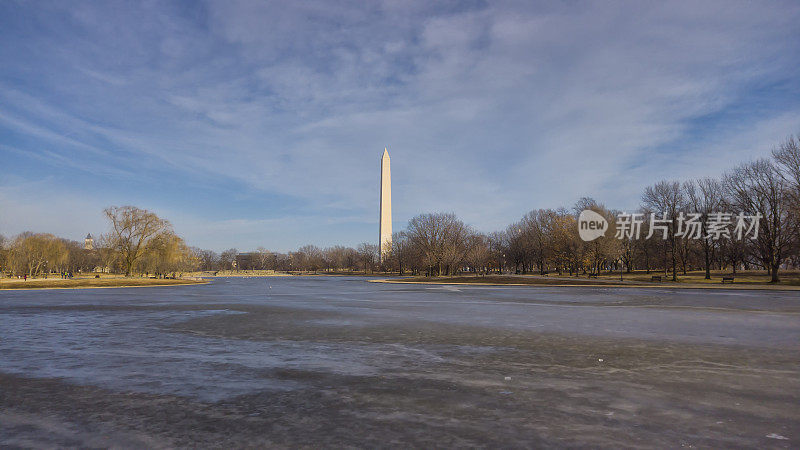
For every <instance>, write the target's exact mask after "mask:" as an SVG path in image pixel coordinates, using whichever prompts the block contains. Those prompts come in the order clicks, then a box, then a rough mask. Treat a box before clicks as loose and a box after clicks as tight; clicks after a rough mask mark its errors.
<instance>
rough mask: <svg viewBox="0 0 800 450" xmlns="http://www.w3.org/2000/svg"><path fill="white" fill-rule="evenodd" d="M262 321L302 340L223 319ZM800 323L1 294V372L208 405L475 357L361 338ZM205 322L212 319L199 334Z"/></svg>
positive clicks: (750, 340) (771, 336)
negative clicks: (316, 374)
mask: <svg viewBox="0 0 800 450" xmlns="http://www.w3.org/2000/svg"><path fill="white" fill-rule="evenodd" d="M262 308H265V309H263V310H262ZM276 308H277V309H276ZM292 310H296V311H297V315H296V316H297V317H296V318H295V317H292V316H293V315H292V314H290V312H291V311H292ZM275 311H280V315H281V317H283V318H285V321H290V322H293V323H294V325H295V327H296V328H297V329H298V330H302V331H301V332H298V334H297V336H291V335H286V334H285V333H283V334H282V335H281V336H279V337H277V338H274V339H271V338H270V336H269V331H270V330H269V328H270V327H271V326H273V325H274V324H272V323H271V322H269V321H267V322H264V327H265V328H266V329H265V330H261V331H262V333H261V334H258V333H256V334H255V335H254V336H255V337H257V338H256V339H252V340H251V339H248V336H241V335H239V333H238V330H236V328H237V323H238V322H237V320H230V319H229V318H228V317H224V316H232V315H247V314H255V313H262V314H264V313H266V314H267V315H268V316H269V315H272V316H274V315H276V314H275V313H274V312H275ZM799 312H800V308H799V307H798V295H797V294H796V293H793V292H759V291H713V290H698V291H687V290H669V289H661V290H654V289H631V288H626V289H604V288H546V287H544V288H543V287H531V288H528V287H489V286H475V287H469V286H468V287H465V286H426V285H398V284H379V283H368V282H366V280H365V279H363V278H339V277H302V278H301V277H291V278H287V277H276V278H221V279H215V280H213V281H212V283H210V284H207V285H201V286H185V287H154V288H130V289H90V290H46V291H38V290H31V291H14V292H2V293H0V330H2V338H1V339H0V368H2V371H3V372H7V373H14V374H19V375H24V376H33V377H60V378H64V379H66V380H69V381H72V382H75V383H79V384H92V385H98V386H103V387H107V388H112V389H119V390H133V391H143V392H155V393H170V394H177V395H187V396H193V397H197V398H201V399H204V400H218V399H221V398H225V397H227V396H232V395H238V394H242V393H246V392H250V391H253V390H264V389H278V390H280V389H291V388H293V387H295V386H296V384H297V382H296V381H287V380H277V379H273V378H272V377H271V376H270V371H272V370H275V369H299V370H316V371H328V372H332V373H346V374H351V375H352V374H356V375H367V374H379V373H393V372H396V371H398V370H402V369H403V368H407V367H410V366H421V365H426V364H431V363H434V362H437V361H441V360H442V359H443V358H447V357H448V355H452V354H453V353H458V354H459V356H460V357H461V358H463V357H464V355H465V354H467V353H469V352H481V351H488V350H487V348H482V347H481V346H476V345H474V343H472V342H463V343H459V342H457V341H454V342H447V343H446V344H425V343H419V344H416V345H414V344H410V343H407V342H402V341H401V340H399V342H385V341H384V342H381V341H379V342H369V341H364V340H361V339H359V338H358V337H357V334H358V332H359V331H358V330H359V329H360V328H361V327H377V328H378V329H380V328H381V327H387V329H388V328H389V327H398V326H404V325H408V324H414V323H425V324H429V325H430V326H432V327H435V326H436V324H442V325H443V326H444V325H448V324H450V325H452V324H455V325H469V326H476V327H482V328H486V329H495V330H498V332H500V331H501V330H505V329H513V330H530V331H535V332H543V333H558V334H571V335H575V334H577V335H589V336H600V337H617V338H644V339H652V340H664V341H678V342H693V343H714V344H735V345H743V346H755V347H784V346H785V347H790V346H792V345H796V344H797V343H798V342H800V315H798V313H799ZM199 318H205V319H206V320H205V321H203V322H202V326H199V327H198V328H197V329H196V330H194V329H192V328H191V327H180V326H179V327H177V328H176V327H175V326H176V325H180V324H182V323H192V321H193V320H195V321H196V320H197V319H199ZM208 318H211V319H212V320H210V321H209V320H208ZM217 319H218V320H220V321H221V322H220V323H219V324H217V326H216V327H212V326H211V325H212V324H214V320H217ZM282 321H283V320H282ZM248 326H250V325H248ZM220 327H222V329H219V328H220ZM209 328H211V329H212V330H209ZM331 328H334V329H338V333H336V339H328V338H327V337H326V333H323V332H322V331H324V330H325V331H329V330H330V329H331ZM315 329H319V330H320V333H319V336H318V337H319V339H315V338H316V337H317V333H315V332H314V330H315ZM348 330H352V333H353V339H352V340H348V339H347V335H348ZM259 336H261V338H258V337H259Z"/></svg>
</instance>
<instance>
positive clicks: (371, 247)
mask: <svg viewBox="0 0 800 450" xmlns="http://www.w3.org/2000/svg"><path fill="white" fill-rule="evenodd" d="M358 256H359V257H360V258H361V262H362V264H363V265H364V274H365V275H366V273H367V269H369V270H370V272H374V271H375V261H376V259H377V258H378V245H377V244H370V243H368V242H364V243H362V244H359V246H358Z"/></svg>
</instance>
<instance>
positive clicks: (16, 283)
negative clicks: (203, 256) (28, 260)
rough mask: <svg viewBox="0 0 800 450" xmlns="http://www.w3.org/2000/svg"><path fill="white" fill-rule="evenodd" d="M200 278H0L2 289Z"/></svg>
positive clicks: (108, 285)
mask: <svg viewBox="0 0 800 450" xmlns="http://www.w3.org/2000/svg"><path fill="white" fill-rule="evenodd" d="M202 283H205V281H202V280H187V279H176V280H170V279H155V278H138V277H130V278H126V277H103V278H73V279H69V280H64V279H61V278H49V279H41V278H40V279H35V280H28V281H23V280H19V279H16V278H14V279H3V280H0V290H2V289H83V288H111V287H140V286H174V285H184V284H202Z"/></svg>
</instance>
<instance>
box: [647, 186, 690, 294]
mask: <svg viewBox="0 0 800 450" xmlns="http://www.w3.org/2000/svg"><path fill="white" fill-rule="evenodd" d="M642 203H643V206H644V209H645V210H647V211H650V212H652V213H655V214H656V217H658V215H659V214H661V215H663V216H664V217H662V219H664V220H668V221H669V222H668V223H667V224H666V226H667V239H668V241H669V249H670V253H671V254H672V281H678V274H677V271H676V269H677V260H676V254H675V251H676V236H675V233H676V228H677V219H678V212H679V211H680V210H681V209H682V208H683V206H684V197H683V191H682V190H681V185H680V183H678V182H677V181H660V182H658V183H656V184H654V185H653V186H648V187H647V189H645V191H644V195H643V196H642ZM653 225H654V224H652V223H651V224H650V226H651V227H653ZM666 270H667V264H666V248H665V249H664V273H665V274H666Z"/></svg>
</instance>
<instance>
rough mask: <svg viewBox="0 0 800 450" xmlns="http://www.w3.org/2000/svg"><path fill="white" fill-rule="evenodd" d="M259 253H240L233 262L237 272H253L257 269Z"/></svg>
mask: <svg viewBox="0 0 800 450" xmlns="http://www.w3.org/2000/svg"><path fill="white" fill-rule="evenodd" d="M257 256H258V253H255V252H251V253H239V254H237V255H236V259H235V260H234V261H233V264H234V268H235V269H236V270H252V269H255V268H256V261H257V260H256V257H257Z"/></svg>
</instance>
